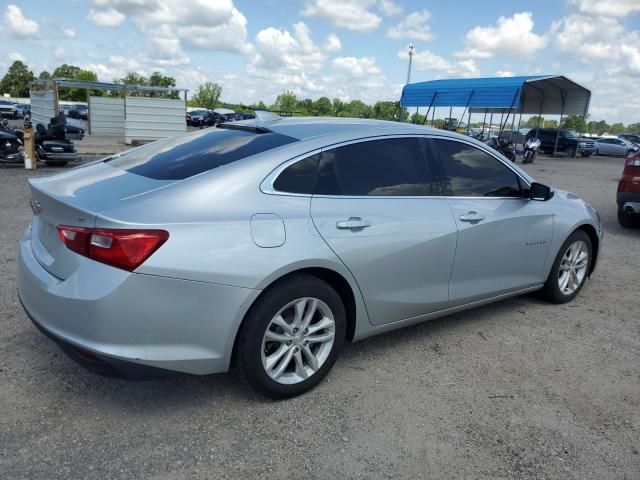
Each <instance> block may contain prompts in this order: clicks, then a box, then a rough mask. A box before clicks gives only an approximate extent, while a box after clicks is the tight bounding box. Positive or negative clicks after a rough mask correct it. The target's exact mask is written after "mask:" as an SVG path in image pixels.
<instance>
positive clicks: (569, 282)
mask: <svg viewBox="0 0 640 480" xmlns="http://www.w3.org/2000/svg"><path fill="white" fill-rule="evenodd" d="M592 252H593V249H592V245H591V239H590V238H589V235H587V234H586V232H584V231H583V230H576V231H575V232H573V233H572V234H571V235H570V236H569V238H567V240H565V242H564V243H563V244H562V247H561V248H560V251H559V252H558V255H557V256H556V259H555V261H554V262H553V266H552V267H551V272H550V273H549V277H548V278H547V281H546V283H545V284H544V287H543V288H542V290H541V291H540V296H541V297H542V298H544V299H545V300H548V301H549V302H552V303H567V302H570V301H571V300H573V299H574V298H575V297H576V295H578V293H580V290H582V287H583V286H584V284H585V282H586V281H587V277H588V276H589V269H590V268H591V262H592Z"/></svg>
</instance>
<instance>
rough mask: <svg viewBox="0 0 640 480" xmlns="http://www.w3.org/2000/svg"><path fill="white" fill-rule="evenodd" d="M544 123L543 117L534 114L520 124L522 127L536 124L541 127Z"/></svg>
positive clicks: (530, 126) (534, 126)
mask: <svg viewBox="0 0 640 480" xmlns="http://www.w3.org/2000/svg"><path fill="white" fill-rule="evenodd" d="M542 125H544V117H541V116H539V115H534V116H532V117H530V118H529V119H528V120H527V121H526V122H524V123H523V124H522V126H523V127H524V128H536V127H538V126H540V127H542Z"/></svg>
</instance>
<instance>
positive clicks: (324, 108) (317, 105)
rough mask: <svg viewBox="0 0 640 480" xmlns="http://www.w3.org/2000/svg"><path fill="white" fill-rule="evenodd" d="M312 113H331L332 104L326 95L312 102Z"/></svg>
mask: <svg viewBox="0 0 640 480" xmlns="http://www.w3.org/2000/svg"><path fill="white" fill-rule="evenodd" d="M313 110H314V115H317V116H319V117H328V116H331V115H333V105H332V103H331V100H329V99H328V98H327V97H320V98H319V99H317V100H316V101H315V102H313Z"/></svg>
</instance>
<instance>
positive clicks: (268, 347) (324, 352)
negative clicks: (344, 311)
mask: <svg viewBox="0 0 640 480" xmlns="http://www.w3.org/2000/svg"><path fill="white" fill-rule="evenodd" d="M335 330H336V326H335V320H334V315H333V312H332V311H331V309H330V308H329V306H328V305H327V304H326V303H324V302H323V301H322V300H319V299H317V298H313V297H305V298H299V299H297V300H294V301H292V302H290V303H288V304H287V305H285V306H284V307H283V308H282V309H281V310H280V311H279V312H278V313H277V314H276V315H275V316H274V317H273V318H272V319H271V322H269V325H268V326H267V329H266V331H265V333H264V336H263V338H262V349H261V357H262V367H263V368H264V371H265V372H266V374H267V375H268V376H269V378H271V379H272V380H274V381H275V382H278V383H281V384H289V385H290V384H295V383H300V382H303V381H305V380H306V379H308V378H309V377H311V376H312V375H314V374H315V373H316V372H317V371H318V370H319V369H320V368H321V367H322V365H323V364H324V363H325V361H326V360H327V358H328V357H329V354H330V353H331V349H332V347H333V342H334V338H335Z"/></svg>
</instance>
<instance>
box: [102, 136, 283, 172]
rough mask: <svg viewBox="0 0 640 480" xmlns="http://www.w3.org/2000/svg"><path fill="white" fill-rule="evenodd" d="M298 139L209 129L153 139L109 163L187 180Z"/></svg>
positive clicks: (131, 170) (130, 169)
mask: <svg viewBox="0 0 640 480" xmlns="http://www.w3.org/2000/svg"><path fill="white" fill-rule="evenodd" d="M295 141H296V139H295V138H293V137H289V136H287V135H281V134H279V133H274V132H268V133H257V132H254V131H247V130H238V129H224V130H223V129H209V130H204V131H201V132H197V133H193V134H187V135H180V136H177V137H173V138H169V139H167V140H161V141H157V142H153V143H150V144H149V145H146V146H144V147H141V148H137V149H135V150H131V151H130V152H127V153H124V154H123V155H121V156H118V157H115V158H112V159H109V160H106V163H107V164H108V165H110V166H112V167H115V168H119V169H121V170H126V171H127V172H129V173H135V174H136V175H142V176H143V177H147V178H153V179H155V180H183V179H185V178H188V177H191V176H193V175H197V174H199V173H202V172H206V171H208V170H213V169H214V168H218V167H221V166H223V165H228V164H230V163H233V162H235V161H238V160H241V159H243V158H247V157H250V156H252V155H256V154H258V153H262V152H266V151H267V150H271V149H274V148H278V147H281V146H283V145H287V144H289V143H292V142H295Z"/></svg>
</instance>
